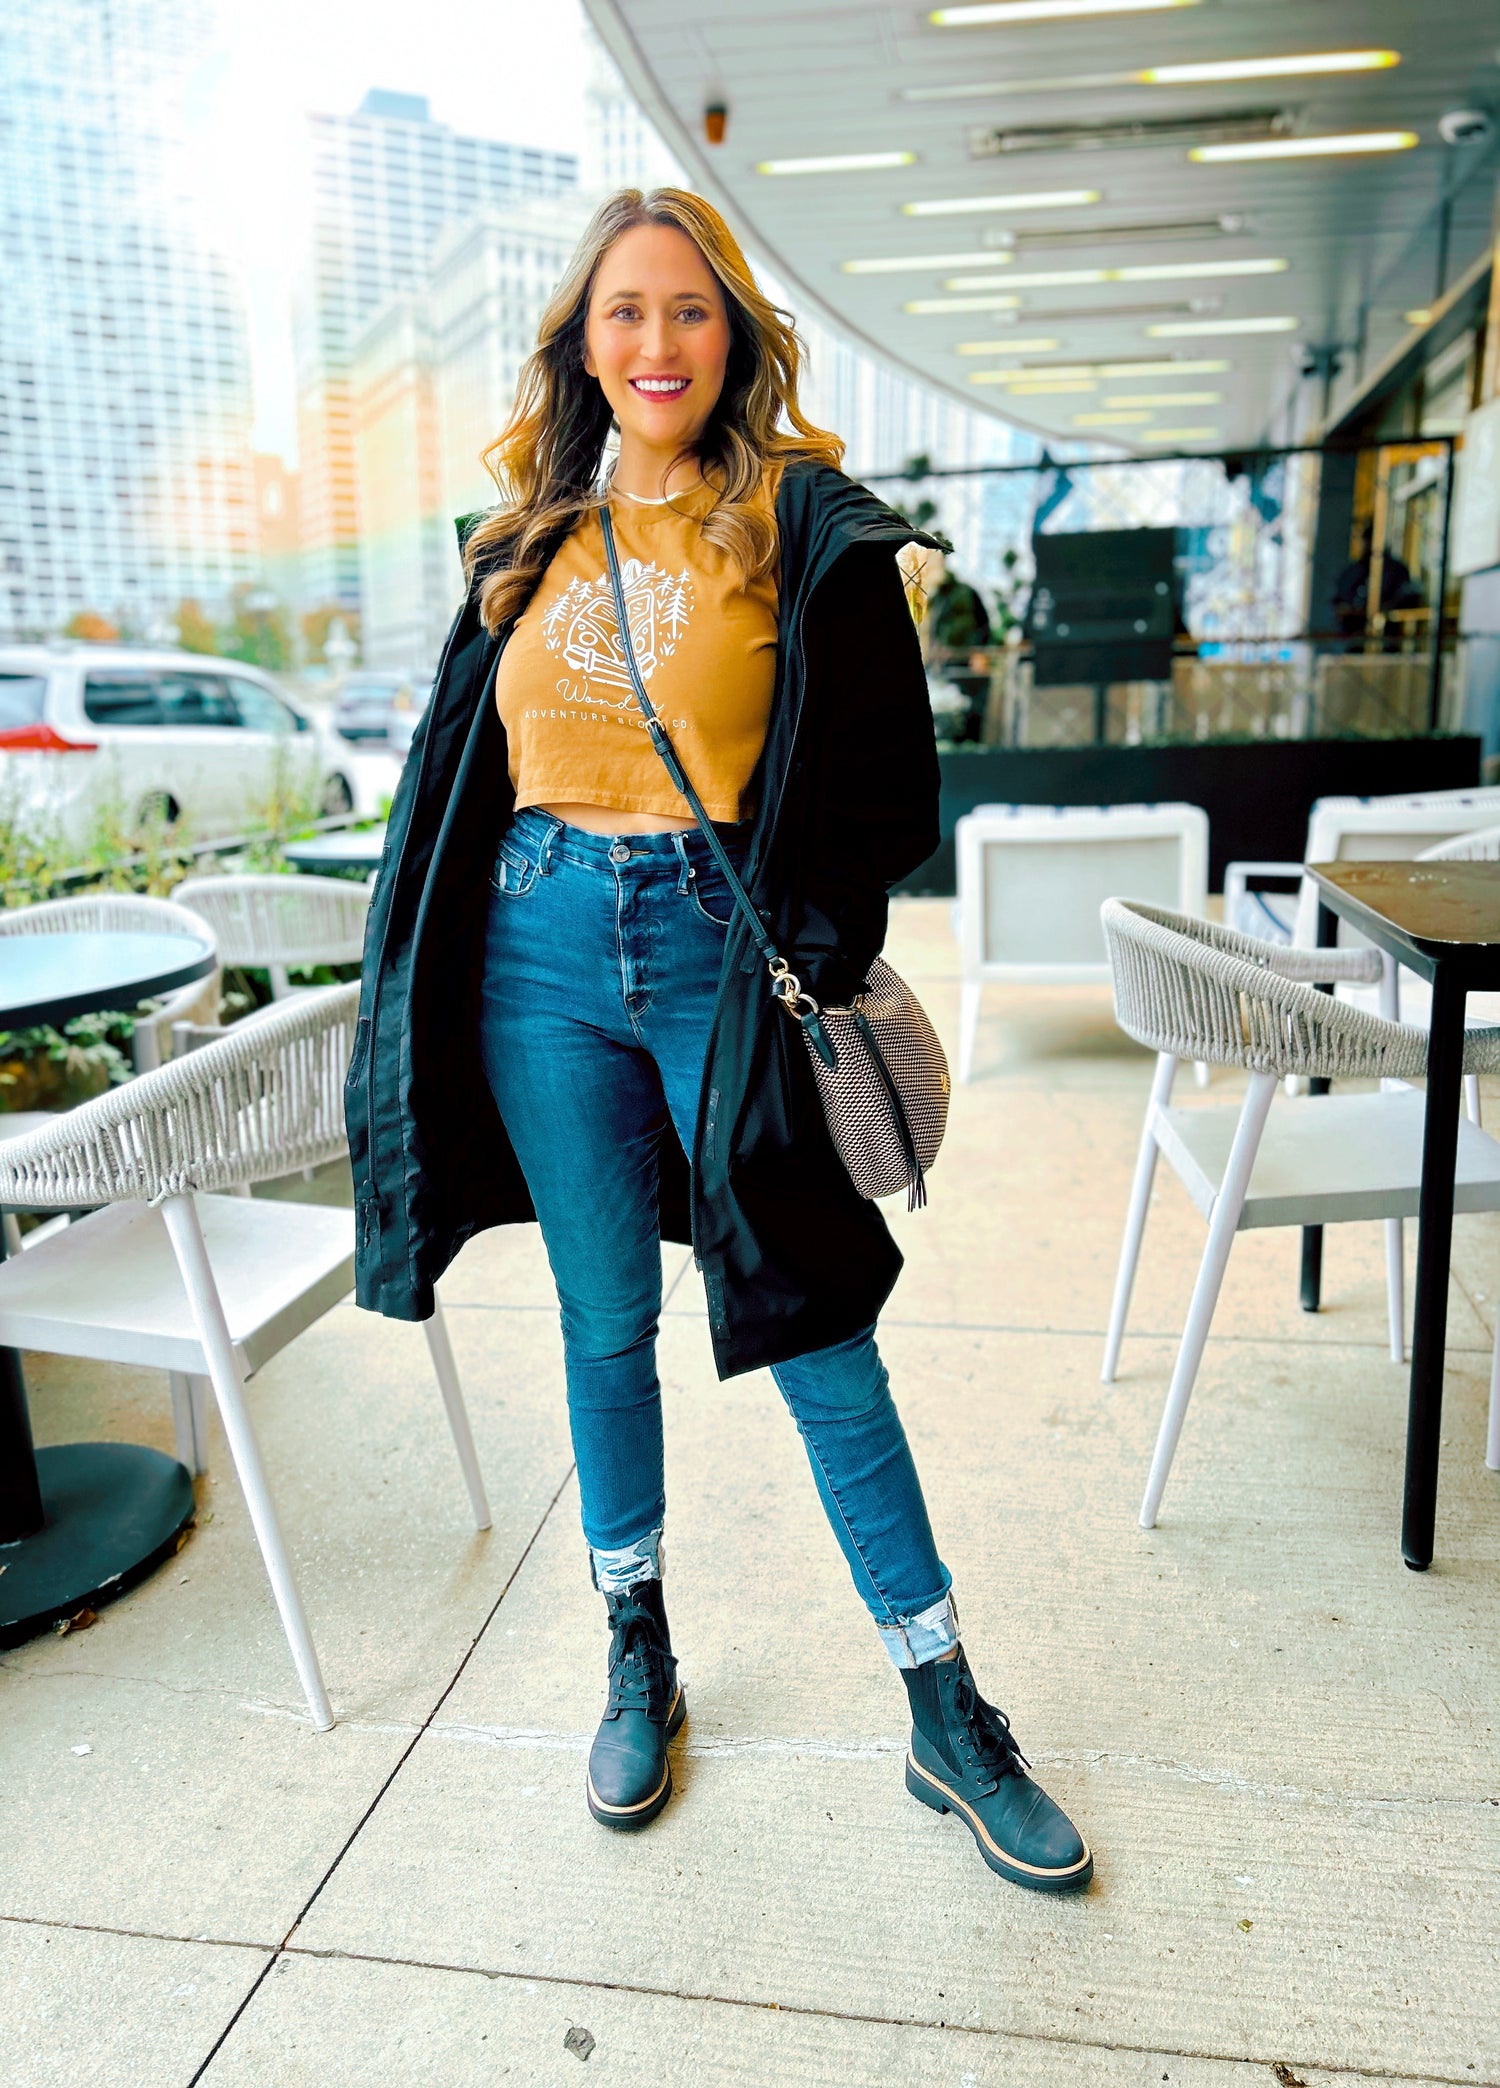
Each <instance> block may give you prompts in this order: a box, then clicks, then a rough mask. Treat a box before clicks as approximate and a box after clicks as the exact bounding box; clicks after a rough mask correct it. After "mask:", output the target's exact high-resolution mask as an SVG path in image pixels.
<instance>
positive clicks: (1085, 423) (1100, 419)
mask: <svg viewBox="0 0 1500 2088" xmlns="http://www.w3.org/2000/svg"><path fill="white" fill-rule="evenodd" d="M1150 418H1151V416H1150V414H1149V413H1075V414H1074V416H1073V425H1074V427H1075V428H1138V427H1140V426H1141V425H1142V423H1143V422H1145V421H1148V420H1150Z"/></svg>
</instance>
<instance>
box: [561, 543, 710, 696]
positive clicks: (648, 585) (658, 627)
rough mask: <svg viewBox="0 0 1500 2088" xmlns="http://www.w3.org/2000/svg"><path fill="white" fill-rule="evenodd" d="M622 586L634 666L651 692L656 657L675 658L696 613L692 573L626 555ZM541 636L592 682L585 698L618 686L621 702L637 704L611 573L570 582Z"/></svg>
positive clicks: (589, 683) (622, 571) (571, 665)
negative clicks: (666, 569)
mask: <svg viewBox="0 0 1500 2088" xmlns="http://www.w3.org/2000/svg"><path fill="white" fill-rule="evenodd" d="M620 585H621V589H622V591H623V593H624V596H625V616H626V621H627V622H628V624H629V626H630V641H631V644H632V645H633V646H634V648H635V658H636V665H637V666H638V667H639V668H640V671H641V679H642V681H643V682H645V684H646V686H647V689H648V690H649V688H650V686H651V677H652V676H653V675H654V674H655V672H656V668H657V663H658V661H659V660H669V659H671V657H672V655H673V653H674V652H675V651H676V650H677V641H678V639H679V638H680V637H682V635H683V633H684V632H685V631H686V630H687V627H688V620H689V618H690V617H691V616H692V613H693V581H692V575H691V574H690V573H689V572H688V569H687V567H686V566H684V567H683V569H682V571H681V572H680V573H676V574H673V573H664V572H662V570H661V568H660V567H659V566H657V565H655V564H654V563H653V564H650V565H643V564H642V563H641V561H640V559H638V558H627V559H626V560H625V561H624V563H623V564H622V566H621V568H620ZM542 636H543V638H544V639H545V640H546V642H547V649H548V651H549V652H557V653H561V654H562V657H563V659H564V661H565V662H566V663H567V665H568V666H569V667H571V668H573V669H574V671H575V672H576V673H578V674H581V675H582V676H583V678H584V681H585V682H586V683H587V684H588V685H589V691H588V695H587V698H586V700H588V701H592V702H597V701H600V700H601V696H600V695H599V694H596V693H595V692H596V691H602V690H606V689H620V690H623V691H624V692H625V693H624V699H623V700H624V701H625V702H627V703H628V704H630V705H631V707H632V708H637V707H638V706H637V705H636V696H635V688H634V685H633V683H632V682H631V679H630V667H629V663H628V662H627V660H626V658H625V655H624V652H623V651H622V649H621V646H620V627H619V624H618V623H617V621H616V619H615V601H614V590H613V588H612V587H611V586H610V583H609V575H608V573H603V574H601V575H600V577H599V578H598V579H597V580H594V581H588V580H574V581H571V582H570V583H569V585H568V587H567V589H566V590H565V591H564V593H562V594H560V595H559V596H558V598H557V600H556V601H555V602H554V603H553V604H552V606H551V608H550V609H548V611H547V613H546V614H545V616H543V618H542ZM602 700H606V701H607V700H608V699H607V698H603V699H602Z"/></svg>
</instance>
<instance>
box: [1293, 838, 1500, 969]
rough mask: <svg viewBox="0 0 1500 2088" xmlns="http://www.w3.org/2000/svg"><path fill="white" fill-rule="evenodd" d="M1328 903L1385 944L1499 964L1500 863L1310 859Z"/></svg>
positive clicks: (1432, 957) (1437, 957)
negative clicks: (1319, 861)
mask: <svg viewBox="0 0 1500 2088" xmlns="http://www.w3.org/2000/svg"><path fill="white" fill-rule="evenodd" d="M1307 867H1308V871H1309V873H1310V874H1311V876H1312V877H1313V879H1314V881H1315V882H1316V884H1317V886H1318V890H1319V896H1320V897H1321V899H1322V901H1323V904H1324V905H1325V906H1328V907H1331V908H1332V910H1333V911H1334V912H1335V913H1337V914H1338V915H1339V916H1340V917H1341V918H1342V919H1343V920H1345V921H1347V922H1348V923H1349V925H1350V926H1351V927H1353V928H1358V929H1360V930H1362V931H1363V933H1365V934H1366V935H1368V936H1369V938H1370V940H1371V941H1372V942H1374V943H1377V944H1378V945H1379V946H1380V947H1381V948H1382V949H1387V950H1391V951H1392V952H1393V953H1394V954H1396V955H1404V954H1405V953H1407V952H1410V953H1411V955H1413V956H1414V957H1419V958H1425V959H1427V962H1426V963H1425V964H1419V965H1418V966H1417V969H1418V970H1422V971H1428V972H1429V973H1430V968H1431V965H1432V963H1433V962H1434V961H1437V962H1440V961H1442V960H1443V959H1444V958H1458V957H1461V956H1462V957H1464V958H1465V959H1466V960H1467V961H1468V963H1470V964H1474V965H1478V966H1480V967H1482V968H1483V969H1484V970H1485V971H1486V972H1487V971H1489V970H1490V969H1491V968H1493V967H1494V966H1495V965H1496V964H1497V963H1500V863H1415V862H1398V863H1384V862H1381V863H1360V862H1352V863H1309V864H1308V866H1307Z"/></svg>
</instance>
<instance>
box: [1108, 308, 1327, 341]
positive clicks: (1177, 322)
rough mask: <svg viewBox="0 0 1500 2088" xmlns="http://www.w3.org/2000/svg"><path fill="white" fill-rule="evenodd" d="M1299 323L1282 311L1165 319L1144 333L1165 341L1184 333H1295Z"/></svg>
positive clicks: (1151, 337)
mask: <svg viewBox="0 0 1500 2088" xmlns="http://www.w3.org/2000/svg"><path fill="white" fill-rule="evenodd" d="M1301 324H1302V321H1301V320H1300V319H1293V318H1291V317H1290V316H1289V315H1287V314H1284V313H1283V314H1281V315H1279V316H1278V317H1276V318H1274V319H1167V320H1163V321H1162V322H1161V324H1160V325H1157V326H1148V327H1147V328H1146V333H1147V335H1148V337H1149V338H1150V339H1152V340H1156V341H1165V340H1170V339H1175V338H1178V337H1180V336H1183V335H1186V334H1262V333H1264V334H1271V333H1295V332H1296V331H1297V328H1298V327H1299V326H1300V325H1301Z"/></svg>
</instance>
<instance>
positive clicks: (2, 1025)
mask: <svg viewBox="0 0 1500 2088" xmlns="http://www.w3.org/2000/svg"><path fill="white" fill-rule="evenodd" d="M216 962H217V958H216V955H215V952H214V948H213V945H212V944H211V943H206V942H200V941H199V940H198V938H197V937H196V936H192V935H135V934H119V935H117V934H113V933H108V932H105V933H100V934H86V935H85V934H78V935H6V936H0V1029H8V1030H14V1029H27V1028H30V1027H32V1026H33V1025H35V1024H40V1023H51V1024H53V1025H54V1026H55V1025H57V1024H58V1023H62V1022H66V1021H67V1020H68V1019H69V1017H70V1016H73V1015H82V1014H91V1013H94V1012H96V1011H98V1010H102V1009H108V1008H126V1009H128V1008H133V1007H135V1006H136V1005H137V1003H138V1002H140V1001H143V1000H146V999H148V998H149V997H150V996H151V995H153V994H159V993H170V992H172V991H174V990H175V989H176V988H177V987H179V986H186V985H188V984H189V983H190V981H192V980H194V979H203V978H206V977H207V976H208V974H209V973H210V972H211V971H212V970H213V968H214V965H215V963H216ZM0 1124H3V1118H0ZM4 1253H5V1248H4V1240H3V1236H0V1259H3V1258H4ZM192 1514H193V1482H192V1479H191V1477H190V1475H189V1474H188V1472H187V1471H186V1470H185V1469H184V1467H183V1466H182V1465H180V1464H179V1463H178V1462H177V1460H176V1458H173V1457H167V1456H164V1455H163V1453H162V1452H161V1451H160V1450H151V1449H147V1448H146V1447H145V1446H144V1445H141V1444H136V1443H63V1444H60V1445H56V1446H54V1447H52V1448H49V1449H45V1450H37V1449H35V1448H34V1447H33V1444H32V1439H31V1420H30V1416H29V1414H28V1412H27V1407H26V1386H25V1381H24V1379H23V1378H22V1375H21V1359H20V1357H19V1356H18V1355H17V1354H16V1352H15V1350H14V1349H7V1348H0V1646H14V1645H19V1644H20V1642H21V1641H22V1640H23V1639H27V1638H31V1637H34V1636H35V1634H36V1633H37V1632H39V1631H45V1630H46V1629H47V1628H48V1626H49V1625H51V1624H54V1623H56V1622H57V1621H58V1620H59V1619H61V1618H64V1617H71V1616H76V1615H77V1613H78V1612H79V1611H80V1610H81V1609H88V1608H93V1607H95V1606H96V1605H97V1604H99V1603H101V1602H108V1601H112V1600H113V1599H114V1597H115V1596H116V1595H120V1594H123V1593H124V1591H125V1590H126V1589H127V1588H129V1587H133V1586H134V1585H135V1583H136V1582H137V1581H138V1580H141V1579H143V1578H144V1576H145V1575H146V1574H148V1573H149V1572H151V1570H152V1569H153V1567H155V1566H157V1565H158V1564H159V1563H160V1562H161V1561H162V1560H163V1559H165V1558H168V1557H170V1556H171V1554H172V1553H173V1552H174V1551H175V1550H176V1548H177V1539H178V1535H179V1533H180V1532H181V1531H182V1529H183V1528H184V1526H185V1525H186V1524H187V1523H188V1522H189V1521H190V1520H191V1518H192Z"/></svg>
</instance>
